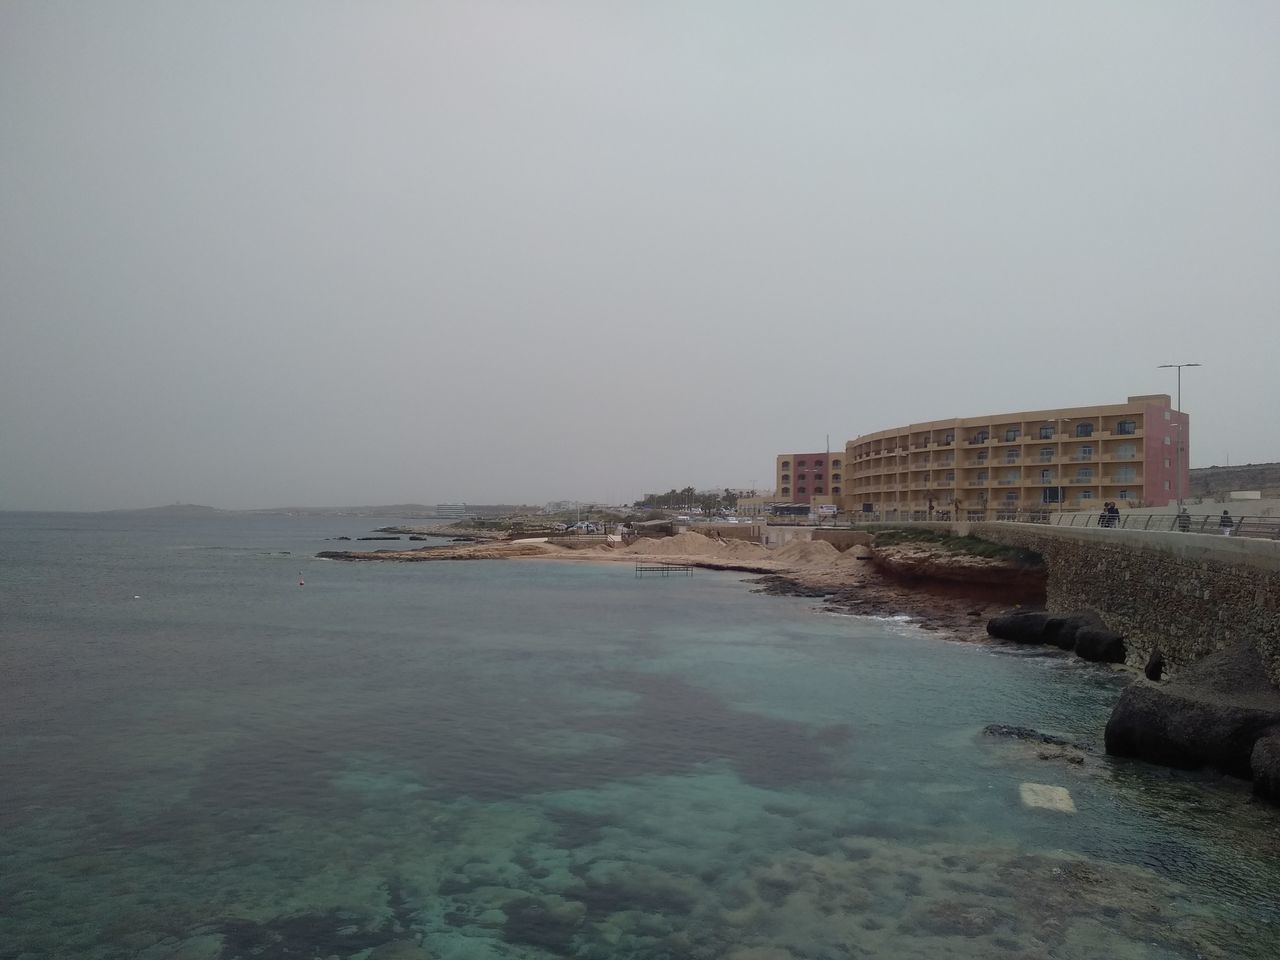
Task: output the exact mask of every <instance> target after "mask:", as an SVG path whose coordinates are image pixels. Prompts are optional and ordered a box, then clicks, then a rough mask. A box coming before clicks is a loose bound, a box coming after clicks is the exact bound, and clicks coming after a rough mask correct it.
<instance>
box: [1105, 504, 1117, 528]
mask: <svg viewBox="0 0 1280 960" xmlns="http://www.w3.org/2000/svg"><path fill="white" fill-rule="evenodd" d="M1107 513H1109V514H1110V515H1111V522H1110V523H1109V524H1108V526H1112V527H1118V526H1120V508H1119V507H1118V506H1116V502H1115V501H1114V500H1112V501H1111V502H1110V503H1108V504H1107Z"/></svg>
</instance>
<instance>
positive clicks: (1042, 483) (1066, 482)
mask: <svg viewBox="0 0 1280 960" xmlns="http://www.w3.org/2000/svg"><path fill="white" fill-rule="evenodd" d="M1100 483H1101V484H1104V485H1106V486H1141V485H1142V478H1141V477H1116V476H1106V477H1102V476H1097V477H1083V476H1075V477H993V478H987V479H985V480H962V481H956V480H929V481H923V482H920V483H917V482H914V481H912V482H908V483H881V484H875V485H867V486H858V485H855V486H853V487H851V488H850V489H849V492H850V493H851V494H859V493H862V492H864V491H871V492H874V491H877V490H928V489H931V488H932V489H954V488H955V487H957V486H962V487H970V488H973V487H979V488H981V487H993V486H994V487H1074V486H1083V487H1095V486H1097V485H1098V484H1100Z"/></svg>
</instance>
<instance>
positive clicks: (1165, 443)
mask: <svg viewBox="0 0 1280 960" xmlns="http://www.w3.org/2000/svg"><path fill="white" fill-rule="evenodd" d="M1171 442H1172V441H1171V440H1170V439H1169V438H1168V437H1165V438H1164V445H1165V446H1166V447H1167V446H1168V445H1169V444H1170V443H1171Z"/></svg>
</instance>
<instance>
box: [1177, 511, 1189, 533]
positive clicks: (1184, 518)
mask: <svg viewBox="0 0 1280 960" xmlns="http://www.w3.org/2000/svg"><path fill="white" fill-rule="evenodd" d="M1173 524H1174V528H1175V529H1177V530H1178V531H1179V532H1181V533H1189V532H1190V531H1191V514H1189V513H1187V508H1186V507H1183V508H1182V509H1181V510H1179V511H1178V516H1177V519H1175V520H1174V521H1173Z"/></svg>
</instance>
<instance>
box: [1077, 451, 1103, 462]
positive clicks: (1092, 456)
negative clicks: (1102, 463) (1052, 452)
mask: <svg viewBox="0 0 1280 960" xmlns="http://www.w3.org/2000/svg"><path fill="white" fill-rule="evenodd" d="M1097 459H1098V455H1097V454H1096V453H1073V454H1072V455H1071V462H1072V463H1090V462H1092V461H1094V460H1097Z"/></svg>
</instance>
